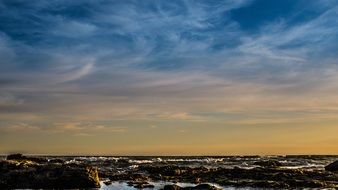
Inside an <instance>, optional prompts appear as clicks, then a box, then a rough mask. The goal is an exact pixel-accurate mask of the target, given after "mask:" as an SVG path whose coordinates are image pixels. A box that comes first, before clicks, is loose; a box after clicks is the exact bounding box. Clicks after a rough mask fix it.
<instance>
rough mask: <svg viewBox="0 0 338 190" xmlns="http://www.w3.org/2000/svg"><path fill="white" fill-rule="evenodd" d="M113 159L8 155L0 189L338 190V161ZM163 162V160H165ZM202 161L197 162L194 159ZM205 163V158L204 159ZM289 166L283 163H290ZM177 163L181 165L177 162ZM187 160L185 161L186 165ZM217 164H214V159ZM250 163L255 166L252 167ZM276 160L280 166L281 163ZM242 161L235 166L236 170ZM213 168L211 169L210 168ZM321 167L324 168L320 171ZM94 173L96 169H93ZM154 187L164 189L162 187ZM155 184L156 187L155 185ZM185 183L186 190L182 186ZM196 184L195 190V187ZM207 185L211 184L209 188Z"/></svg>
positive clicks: (0, 172) (0, 163) (0, 170)
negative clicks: (243, 164)
mask: <svg viewBox="0 0 338 190" xmlns="http://www.w3.org/2000/svg"><path fill="white" fill-rule="evenodd" d="M144 159H145V158H138V159H136V158H133V159H131V158H111V157H97V158H96V157H48V158H47V157H27V156H23V155H21V154H15V155H9V156H7V158H6V159H3V160H1V161H0V189H18V188H30V189H38V188H44V189H74V188H76V189H79V188H99V187H100V181H99V177H100V179H101V180H102V181H103V184H104V185H105V186H110V185H112V184H113V183H116V182H124V184H126V185H128V186H130V187H134V188H136V189H144V188H148V189H151V188H154V189H158V188H161V189H164V190H218V189H219V187H221V186H224V187H255V188H272V189H303V188H318V189H323V188H333V189H338V161H334V160H336V158H334V159H333V158H329V159H330V162H325V163H326V164H325V165H322V166H321V167H319V168H318V167H317V168H316V169H307V168H297V167H296V168H292V167H289V166H290V163H291V164H293V163H298V162H299V161H301V162H304V163H305V162H320V163H323V162H322V160H323V159H322V158H320V157H310V158H274V159H273V158H264V159H261V158H237V157H234V158H229V159H228V160H227V162H228V161H231V160H244V161H246V162H249V161H250V162H251V164H250V165H249V166H250V167H247V168H243V167H239V166H234V167H231V168H229V167H221V166H220V163H219V162H221V163H224V162H225V161H224V160H220V161H219V162H218V161H217V162H215V163H213V164H209V165H203V164H202V165H198V166H194V164H196V163H195V161H194V162H193V163H194V164H191V163H190V165H189V164H187V163H186V161H184V162H181V161H172V160H170V159H171V158H166V159H167V160H168V161H165V160H164V161H163V160H161V159H159V161H155V162H150V161H148V160H157V158H156V159H154V158H149V159H148V160H144ZM164 159H165V158H164ZM198 159H200V158H198ZM203 159H204V158H203ZM290 159H291V161H292V162H285V160H290ZM177 160H179V159H177ZM186 160H189V159H186ZM216 160H217V159H216ZM252 160H254V161H252ZM279 160H280V161H279ZM241 162H242V161H238V162H237V164H239V163H241ZM136 163H138V164H137V165H135V164H136ZM211 165H213V166H216V167H209V166H211ZM324 166H325V167H324ZM96 168H98V169H96ZM154 182H155V183H156V182H158V183H161V184H163V185H162V186H161V187H159V186H158V185H157V186H156V185H154ZM158 183H157V184H158ZM180 183H188V184H190V185H189V186H184V187H183V186H182V187H181V186H180ZM194 184H195V185H194ZM211 184H215V185H216V186H213V185H211Z"/></svg>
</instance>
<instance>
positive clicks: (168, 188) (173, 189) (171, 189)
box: [163, 184, 182, 190]
mask: <svg viewBox="0 0 338 190" xmlns="http://www.w3.org/2000/svg"><path fill="white" fill-rule="evenodd" d="M181 189H182V188H181V187H180V186H178V185H175V184H174V185H165V186H164V188H163V190H181Z"/></svg>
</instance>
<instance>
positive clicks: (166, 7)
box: [0, 0, 338, 154]
mask: <svg viewBox="0 0 338 190" xmlns="http://www.w3.org/2000/svg"><path fill="white" fill-rule="evenodd" d="M337 18H338V2H337V1H335V0H318V1H315V0H310V1H305V0H280V1H271V0H225V1H216V0H209V1H197V0H195V1H193V0H177V1H176V0H175V1H159V0H158V1H155V0H149V1H138V0H135V1H132V0H130V1H129V0H123V1H122V0H121V1H120V0H113V1H104V0H100V1H94V0H79V1H65V0H50V1H42V0H32V1H22V0H1V1H0V58H1V59H0V113H1V114H0V130H1V131H2V133H1V134H0V137H1V138H0V139H2V140H0V142H1V141H2V143H1V144H2V145H0V151H2V152H8V151H15V150H16V149H15V148H14V147H18V148H17V149H18V150H24V151H28V152H29V151H30V152H34V150H33V148H34V146H35V144H34V143H28V144H27V145H22V143H20V142H19V141H15V140H13V139H15V138H18V137H20V135H22V136H26V137H27V141H29V139H34V138H36V137H41V136H45V135H47V136H50V138H49V139H45V142H46V147H45V149H46V150H48V149H49V148H50V147H54V145H55V142H56V140H55V139H58V138H60V137H61V136H62V138H64V141H65V142H66V141H67V139H75V140H74V141H76V139H77V140H78V142H79V144H80V142H83V140H84V139H83V138H89V137H91V138H97V139H106V138H107V139H106V141H104V142H110V140H108V137H104V134H110V135H111V136H114V135H115V136H121V134H123V135H124V138H123V139H119V141H117V142H110V143H113V144H114V143H116V144H117V145H116V146H117V148H120V149H121V151H116V153H121V154H122V153H126V154H127V153H130V152H132V151H135V150H134V149H133V148H131V147H134V146H135V144H133V140H131V139H135V138H136V137H135V135H136V134H142V135H143V137H142V138H143V139H144V138H149V135H148V133H155V132H154V130H157V132H156V135H157V136H158V138H161V137H163V136H164V135H166V134H168V133H170V134H172V135H175V134H176V133H178V134H181V133H189V134H190V135H189V138H188V139H190V140H189V141H190V142H192V141H191V139H195V138H198V137H200V135H202V134H206V132H209V133H208V134H210V137H208V138H207V139H209V140H210V139H215V140H210V141H211V142H209V141H208V143H210V144H213V145H215V147H223V149H222V150H224V151H225V152H226V150H229V151H230V149H227V148H224V147H226V145H228V144H231V143H230V142H228V141H226V140H224V139H223V137H228V138H229V139H231V138H232V137H233V136H236V135H234V134H232V135H233V136H231V133H228V132H229V131H232V132H234V133H237V132H238V133H239V132H242V131H248V132H247V133H245V134H244V136H245V135H246V136H248V138H247V139H249V140H247V143H248V144H255V143H256V144H257V143H258V144H259V143H261V144H269V143H270V144H273V143H275V144H277V145H280V144H285V143H286V144H287V142H284V140H285V139H282V138H278V137H276V138H277V140H271V139H270V140H267V141H266V142H265V141H260V140H259V139H260V137H261V136H260V135H259V134H261V135H263V134H264V132H263V131H270V130H272V131H270V133H269V134H270V135H271V136H273V137H274V138H275V136H274V134H277V132H276V131H278V130H284V129H290V128H291V129H300V128H302V127H308V128H307V129H309V130H310V131H312V133H309V134H306V135H307V136H306V135H304V136H302V135H300V136H295V137H294V141H292V140H291V141H292V142H296V141H297V142H298V141H299V139H300V138H303V139H304V138H306V137H309V136H311V135H313V134H315V133H318V130H319V129H320V127H318V126H321V127H323V128H326V130H322V131H324V132H325V131H326V133H327V134H326V133H325V134H323V135H324V136H325V135H327V138H326V139H318V140H317V141H316V140H315V141H314V142H313V143H317V144H318V142H330V143H331V144H332V141H333V142H334V143H333V144H335V145H336V146H338V142H337V141H335V140H334V139H335V137H330V134H332V132H337V131H338V129H337V127H332V126H337V125H336V122H337V121H338V117H337V116H336V115H337V114H338V109H337V108H338V101H337V100H338V99H337V98H338V97H337V94H338V83H337V82H338V78H337V76H338V67H337V64H338V63H337V60H338V57H337V56H338V19H337ZM205 126H208V127H205ZM257 127H258V128H257ZM158 129H160V130H158ZM302 129H303V128H302ZM251 130H253V132H255V133H257V135H258V136H253V137H252V136H250V131H251ZM251 134H252V133H251ZM123 135H122V136H123ZM213 135H216V137H215V136H214V137H211V136H213ZM217 135H218V136H217ZM222 135H223V136H222ZM121 138H122V137H121ZM140 138H141V137H140ZM53 139H54V140H53ZM117 139H118V138H117ZM136 139H137V138H136ZM184 139H185V138H183V137H182V139H179V140H178V141H177V144H175V143H174V144H171V142H170V141H168V142H163V144H160V145H158V146H159V147H169V146H173V147H176V148H177V147H180V148H182V147H184V146H188V145H189V146H190V144H189V142H188V140H184ZM332 139H333V140H332ZM232 140H233V139H232ZM206 141H207V140H206ZM101 143H103V142H101ZM233 143H234V144H236V146H237V145H238V144H241V143H240V142H237V141H233ZM299 143H300V144H302V143H303V144H309V143H310V144H311V143H312V142H303V141H302V142H299ZM10 144H11V145H10ZM75 144H76V143H75ZM98 144H100V142H98ZM195 144H196V146H198V143H195ZM324 144H325V143H324ZM100 145H101V144H100ZM145 145H147V146H148V147H150V149H147V148H140V149H137V150H140V152H139V153H140V154H141V153H149V154H154V153H159V151H158V149H161V148H158V149H156V148H154V149H151V147H152V146H154V147H155V145H154V144H153V143H152V142H150V141H149V142H148V141H147V142H145ZM277 145H276V146H277ZM78 146H80V145H78ZM156 146H157V145H156ZM241 146H244V147H245V144H244V145H241ZM285 146H286V147H289V146H291V145H285ZM302 146H303V145H302ZM304 146H305V145H304ZM309 146H310V145H309ZM323 146H324V145H323ZM62 147H63V148H62ZM80 147H81V146H80ZM259 147H260V146H259V145H257V147H256V149H253V150H256V151H257V152H262V153H267V152H268V150H265V149H261V148H259ZM75 148H79V147H77V146H75V147H74V149H75ZM176 148H168V151H167V153H168V154H174V153H175V150H176ZM289 148H290V147H289ZM335 148H337V147H335ZM45 149H44V148H41V150H38V151H40V152H46V150H45ZM120 149H119V150H120ZM178 149H179V148H178ZM238 149H239V152H238V153H239V154H241V153H243V154H245V153H248V152H245V151H246V149H244V148H243V147H242V149H241V147H239V148H238ZM57 150H58V151H59V152H58V153H60V152H69V151H71V150H70V149H67V148H65V147H64V145H62V146H61V145H60V147H59V149H57ZM122 150H125V152H123V151H122ZM141 150H142V151H143V152H142V151H141ZM192 150H194V151H195V149H193V148H192ZM241 150H243V151H241ZM269 150H270V149H269ZM283 150H284V149H283ZM285 150H289V149H288V148H285ZM292 150H294V151H296V150H298V149H296V148H295V149H292ZM330 150H331V149H330ZM335 150H338V149H335ZM83 151H84V152H85V150H83ZM194 151H192V152H191V153H192V154H193V153H195V152H194ZM214 151H215V152H219V150H218V149H217V148H215V150H214ZM99 152H101V153H114V152H111V150H110V149H109V147H106V149H103V150H101V151H99ZM281 152H283V151H281ZM281 152H277V153H281ZM284 152H285V151H284ZM284 152H283V153H284ZM286 152H287V151H286ZM331 152H332V151H331ZM210 153H213V152H210Z"/></svg>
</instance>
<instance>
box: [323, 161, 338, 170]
mask: <svg viewBox="0 0 338 190" xmlns="http://www.w3.org/2000/svg"><path fill="white" fill-rule="evenodd" d="M325 170H326V171H330V172H338V161H335V162H333V163H331V164H329V165H327V166H325Z"/></svg>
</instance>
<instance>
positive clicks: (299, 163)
mask: <svg viewBox="0 0 338 190" xmlns="http://www.w3.org/2000/svg"><path fill="white" fill-rule="evenodd" d="M40 157H44V158H47V159H50V160H55V159H60V160H63V161H65V162H66V163H85V164H90V165H93V166H95V167H97V168H98V169H99V171H100V172H101V173H114V174H124V173H129V174H130V173H133V171H138V169H139V167H142V166H145V165H147V166H149V165H151V166H165V165H174V166H182V167H190V168H195V167H205V168H209V169H210V168H220V167H221V168H229V169H233V168H235V167H238V168H245V169H252V168H256V167H259V166H258V165H256V164H255V163H257V162H258V161H267V160H270V161H271V160H272V161H278V162H279V163H281V164H283V166H280V168H285V169H302V170H311V171H316V170H318V171H321V170H324V167H325V166H326V165H328V164H330V163H332V162H334V161H336V160H338V156H184V157H182V156H40ZM5 158H6V157H4V156H2V157H0V159H5ZM100 180H101V188H100V189H104V190H118V189H122V190H135V189H137V188H135V187H133V186H128V184H127V181H120V182H116V181H113V182H112V183H111V184H109V185H105V184H104V183H103V182H104V181H105V180H107V179H106V178H104V177H103V178H101V179H100ZM175 183H176V184H177V185H179V186H181V187H186V186H194V184H191V183H180V182H175ZM149 184H151V185H153V186H154V187H153V188H143V189H161V188H163V186H164V185H166V184H173V182H168V181H166V182H164V181H163V182H161V181H156V182H153V181H150V182H149ZM211 184H212V185H215V186H217V187H219V188H222V189H225V190H253V189H262V188H250V187H231V186H220V185H217V184H213V183H211Z"/></svg>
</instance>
